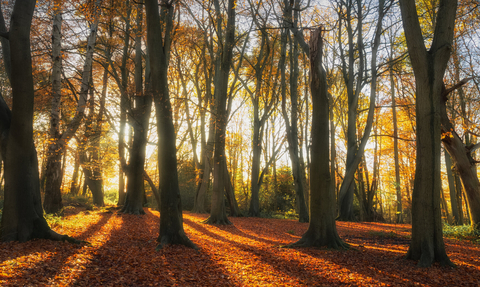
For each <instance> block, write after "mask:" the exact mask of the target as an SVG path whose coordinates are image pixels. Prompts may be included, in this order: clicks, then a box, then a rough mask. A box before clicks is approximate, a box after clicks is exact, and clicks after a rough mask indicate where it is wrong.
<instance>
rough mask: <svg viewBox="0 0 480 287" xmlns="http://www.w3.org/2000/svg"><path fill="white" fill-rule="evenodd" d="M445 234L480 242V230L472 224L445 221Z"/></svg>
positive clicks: (450, 236)
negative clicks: (451, 223) (456, 223)
mask: <svg viewBox="0 0 480 287" xmlns="http://www.w3.org/2000/svg"><path fill="white" fill-rule="evenodd" d="M443 235H444V236H445V237H449V238H457V239H466V240H470V241H472V242H475V243H480V231H479V230H475V229H473V228H472V226H470V225H450V224H447V223H444V224H443Z"/></svg>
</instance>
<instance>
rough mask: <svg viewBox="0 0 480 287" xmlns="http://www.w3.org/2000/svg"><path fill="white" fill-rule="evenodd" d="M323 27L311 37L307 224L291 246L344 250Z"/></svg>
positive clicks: (345, 246)
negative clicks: (333, 162)
mask: <svg viewBox="0 0 480 287" xmlns="http://www.w3.org/2000/svg"><path fill="white" fill-rule="evenodd" d="M321 32H322V28H317V29H316V30H314V31H313V32H312V34H311V36H310V49H309V52H310V53H309V57H310V87H311V93H312V105H313V111H312V132H311V136H312V148H311V154H312V156H311V157H312V160H311V166H310V173H311V174H310V186H311V192H310V223H309V225H308V230H307V232H305V234H304V235H303V236H302V238H301V239H300V240H299V241H297V242H296V243H293V244H292V246H305V247H307V246H315V247H320V246H327V247H328V248H334V249H340V248H347V247H348V245H346V244H345V243H344V242H343V241H342V240H341V239H340V237H339V236H338V233H337V228H336V225H335V204H334V203H335V194H334V191H333V189H332V188H331V187H332V186H331V183H330V180H331V178H330V167H329V160H328V158H329V153H330V150H329V139H328V128H329V110H328V109H329V99H328V91H327V79H326V75H325V71H324V70H323V67H322V54H323V41H322V37H321Z"/></svg>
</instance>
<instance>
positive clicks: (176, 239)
mask: <svg viewBox="0 0 480 287" xmlns="http://www.w3.org/2000/svg"><path fill="white" fill-rule="evenodd" d="M157 241H158V242H159V244H158V245H157V247H156V248H155V251H160V250H161V249H163V247H165V246H166V245H169V244H176V245H184V246H186V247H189V248H193V249H195V250H199V248H198V247H197V245H195V244H194V243H193V242H192V241H191V240H190V239H189V238H188V237H187V235H185V233H183V234H179V235H177V236H171V235H163V236H160V237H159V238H158V239H157Z"/></svg>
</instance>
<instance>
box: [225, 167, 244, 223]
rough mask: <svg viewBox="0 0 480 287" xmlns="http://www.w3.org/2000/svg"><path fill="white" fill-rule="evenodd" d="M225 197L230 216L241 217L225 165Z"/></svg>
mask: <svg viewBox="0 0 480 287" xmlns="http://www.w3.org/2000/svg"><path fill="white" fill-rule="evenodd" d="M225 174H226V178H225V179H226V180H225V195H226V196H227V201H228V205H229V207H230V216H233V217H237V216H241V213H240V209H239V208H238V203H237V199H236V198H235V189H234V188H233V184H232V181H231V179H230V174H229V172H228V167H227V165H226V163H225Z"/></svg>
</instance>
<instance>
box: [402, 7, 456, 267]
mask: <svg viewBox="0 0 480 287" xmlns="http://www.w3.org/2000/svg"><path fill="white" fill-rule="evenodd" d="M416 8H417V7H416V4H415V1H413V0H404V1H400V9H401V14H402V21H403V27H404V32H405V37H406V40H407V47H408V53H409V55H410V60H411V64H412V67H413V71H414V75H415V83H416V136H417V142H416V143H417V151H416V155H417V161H416V169H415V182H414V188H413V195H412V241H411V243H410V247H409V249H408V253H407V258H409V259H413V260H419V261H418V265H419V266H421V267H428V266H430V265H432V263H433V262H436V261H437V262H440V263H441V264H442V265H453V263H452V262H451V261H450V259H449V258H448V256H447V253H446V251H445V245H444V242H443V235H442V220H441V209H440V184H441V180H440V140H441V130H440V103H441V97H440V95H441V94H442V85H443V76H444V73H445V69H446V67H447V62H448V60H449V58H450V53H451V49H452V43H453V31H454V24H455V14H456V10H457V1H454V0H451V1H447V0H440V2H439V6H438V11H437V16H436V21H435V22H436V24H435V33H434V35H433V41H432V44H431V47H430V49H429V50H427V49H426V47H425V42H424V38H423V35H422V29H421V27H420V22H419V19H418V15H417V9H416Z"/></svg>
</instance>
